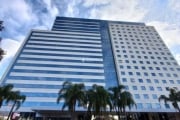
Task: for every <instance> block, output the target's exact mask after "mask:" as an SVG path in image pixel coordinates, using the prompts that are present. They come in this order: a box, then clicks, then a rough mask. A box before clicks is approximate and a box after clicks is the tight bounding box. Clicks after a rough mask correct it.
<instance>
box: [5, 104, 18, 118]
mask: <svg viewBox="0 0 180 120" xmlns="http://www.w3.org/2000/svg"><path fill="white" fill-rule="evenodd" d="M15 105H16V101H15V102H14V104H13V106H12V107H11V110H10V112H9V114H8V118H7V120H9V118H10V117H11V114H12V112H13V110H14V107H15Z"/></svg>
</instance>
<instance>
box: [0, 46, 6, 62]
mask: <svg viewBox="0 0 180 120" xmlns="http://www.w3.org/2000/svg"><path fill="white" fill-rule="evenodd" d="M3 55H5V52H4V50H3V49H2V48H0V61H1V60H2V59H3Z"/></svg>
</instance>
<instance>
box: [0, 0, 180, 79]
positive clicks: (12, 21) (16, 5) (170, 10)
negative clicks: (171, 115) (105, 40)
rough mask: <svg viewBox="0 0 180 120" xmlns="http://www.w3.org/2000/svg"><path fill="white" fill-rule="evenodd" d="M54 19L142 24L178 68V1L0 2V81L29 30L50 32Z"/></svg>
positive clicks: (25, 0)
mask: <svg viewBox="0 0 180 120" xmlns="http://www.w3.org/2000/svg"><path fill="white" fill-rule="evenodd" d="M56 16H64V17H78V18H90V19H103V20H116V21H129V22H144V23H145V24H146V25H150V26H154V27H155V28H156V30H157V31H158V33H159V34H160V36H161V38H162V39H163V41H164V42H165V44H166V45H167V47H168V48H169V49H170V51H171V53H172V54H173V56H174V57H175V58H176V60H177V62H178V63H179V65H180V0H0V20H3V21H4V26H5V29H4V31H3V32H1V33H0V36H1V37H2V38H3V40H2V41H1V43H0V47H1V48H3V49H4V50H5V51H6V55H5V56H4V58H3V60H2V61H1V62H0V77H1V76H2V74H3V73H4V71H5V70H6V69H7V67H8V66H9V64H10V62H11V61H12V59H13V57H14V55H15V54H16V53H17V50H18V48H19V47H20V46H21V43H22V42H23V40H24V39H25V38H26V36H27V35H28V33H29V32H30V30H31V29H40V30H50V29H51V27H52V24H53V22H54V19H55V17H56Z"/></svg>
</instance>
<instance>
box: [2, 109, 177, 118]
mask: <svg viewBox="0 0 180 120" xmlns="http://www.w3.org/2000/svg"><path fill="white" fill-rule="evenodd" d="M15 115H17V116H15ZM71 116H72V114H70V113H69V112H67V111H49V110H43V111H41V110H39V111H35V112H20V113H19V114H17V113H15V114H14V115H12V117H11V120H72V119H71ZM73 117H74V118H75V119H73V120H88V118H87V113H86V112H82V111H81V112H75V113H74V115H73ZM6 119H7V113H6V114H5V113H4V114H1V117H0V120H6ZM91 120H118V116H117V115H116V114H115V113H113V112H112V113H110V112H106V113H102V115H101V116H99V117H96V119H95V118H94V117H92V118H91ZM121 120H180V113H178V112H173V113H165V112H161V113H160V112H159V113H158V112H139V113H136V112H127V113H125V114H121Z"/></svg>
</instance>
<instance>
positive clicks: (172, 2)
mask: <svg viewBox="0 0 180 120" xmlns="http://www.w3.org/2000/svg"><path fill="white" fill-rule="evenodd" d="M168 2H169V7H170V8H171V9H172V10H174V11H176V12H180V1H179V0H169V1H168Z"/></svg>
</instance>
